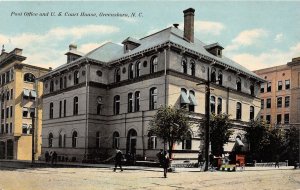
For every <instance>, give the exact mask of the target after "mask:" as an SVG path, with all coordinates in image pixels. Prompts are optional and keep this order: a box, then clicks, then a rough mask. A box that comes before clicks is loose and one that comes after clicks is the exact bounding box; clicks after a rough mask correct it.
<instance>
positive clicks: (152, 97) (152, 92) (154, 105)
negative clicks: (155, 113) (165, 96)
mask: <svg viewBox="0 0 300 190" xmlns="http://www.w3.org/2000/svg"><path fill="white" fill-rule="evenodd" d="M156 108H157V88H155V87H154V88H151V89H150V106H149V109H150V110H153V109H156Z"/></svg>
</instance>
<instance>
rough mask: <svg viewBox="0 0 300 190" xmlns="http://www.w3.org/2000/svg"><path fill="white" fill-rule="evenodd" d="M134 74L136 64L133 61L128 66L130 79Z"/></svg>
mask: <svg viewBox="0 0 300 190" xmlns="http://www.w3.org/2000/svg"><path fill="white" fill-rule="evenodd" d="M133 75H134V66H133V64H132V63H130V64H129V66H128V79H133V77H134V76H133Z"/></svg>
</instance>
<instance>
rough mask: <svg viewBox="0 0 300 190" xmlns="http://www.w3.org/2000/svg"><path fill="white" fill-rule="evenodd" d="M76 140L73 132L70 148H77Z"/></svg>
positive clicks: (75, 132) (76, 135)
mask: <svg viewBox="0 0 300 190" xmlns="http://www.w3.org/2000/svg"><path fill="white" fill-rule="evenodd" d="M77 138H78V134H77V131H73V134H72V148H76V147H77Z"/></svg>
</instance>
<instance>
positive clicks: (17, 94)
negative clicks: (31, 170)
mask: <svg viewBox="0 0 300 190" xmlns="http://www.w3.org/2000/svg"><path fill="white" fill-rule="evenodd" d="M25 59H26V57H25V56H23V55H22V49H19V48H15V49H14V50H12V51H11V52H5V50H4V47H3V48H2V52H1V55H0V96H1V99H0V116H1V120H0V159H15V160H31V158H32V157H31V156H32V119H31V117H32V115H34V116H35V120H34V122H35V147H34V149H35V159H37V158H38V157H39V156H40V155H41V143H42V142H41V140H42V138H41V135H42V104H41V96H42V94H43V84H42V82H40V81H37V80H36V78H38V77H41V76H42V75H44V74H46V73H47V72H48V71H49V69H45V68H41V67H36V66H33V65H29V64H25V63H23V61H24V60H25Z"/></svg>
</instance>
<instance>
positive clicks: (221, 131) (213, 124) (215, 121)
mask: <svg viewBox="0 0 300 190" xmlns="http://www.w3.org/2000/svg"><path fill="white" fill-rule="evenodd" d="M230 125H231V124H230V120H229V115H227V114H218V115H215V114H212V115H211V116H210V142H211V151H212V154H213V155H215V156H221V155H222V154H223V153H224V149H223V146H224V144H225V143H227V142H228V141H229V137H230V135H231V134H232V131H230V130H229V129H230Z"/></svg>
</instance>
